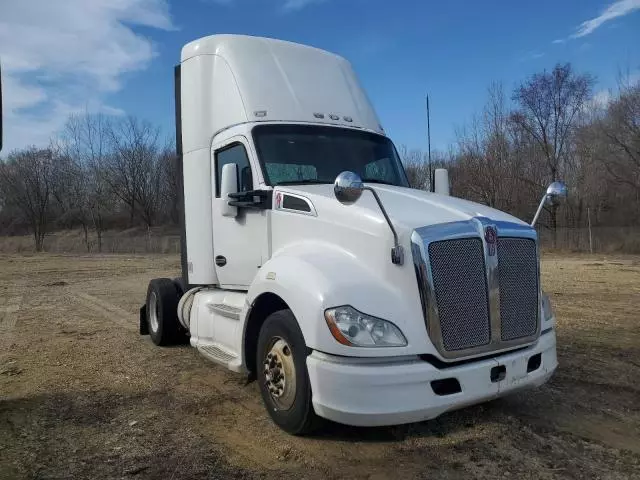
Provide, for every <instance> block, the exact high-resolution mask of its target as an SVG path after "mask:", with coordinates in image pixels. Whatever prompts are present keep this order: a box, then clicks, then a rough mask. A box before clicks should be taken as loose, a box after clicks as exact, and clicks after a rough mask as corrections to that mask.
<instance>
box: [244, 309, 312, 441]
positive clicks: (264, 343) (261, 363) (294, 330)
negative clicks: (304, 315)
mask: <svg viewBox="0 0 640 480" xmlns="http://www.w3.org/2000/svg"><path fill="white" fill-rule="evenodd" d="M257 350H258V351H257V358H256V374H257V377H258V383H259V385H260V393H261V394H262V400H263V401H264V405H265V407H266V409H267V411H268V412H269V415H270V416H271V418H272V420H273V421H274V422H275V424H276V425H278V426H279V427H280V428H281V429H282V430H284V431H285V432H288V433H290V434H292V435H305V434H308V433H311V432H312V431H313V430H315V429H316V428H317V427H318V426H319V425H320V417H318V416H317V415H316V413H315V411H314V410H313V405H312V403H311V383H310V381H309V375H308V373H307V353H308V349H307V345H306V344H305V342H304V337H303V336H302V332H301V331H300V327H299V326H298V322H297V321H296V318H295V317H294V316H293V313H292V312H291V310H280V311H278V312H275V313H272V314H271V315H269V317H267V319H266V320H265V322H264V324H263V325H262V328H261V329H260V334H259V337H258V349H257Z"/></svg>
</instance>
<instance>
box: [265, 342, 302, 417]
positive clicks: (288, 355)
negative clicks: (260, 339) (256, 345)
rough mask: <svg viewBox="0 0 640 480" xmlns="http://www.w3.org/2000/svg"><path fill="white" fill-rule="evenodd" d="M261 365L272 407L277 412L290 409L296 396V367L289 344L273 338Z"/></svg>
mask: <svg viewBox="0 0 640 480" xmlns="http://www.w3.org/2000/svg"><path fill="white" fill-rule="evenodd" d="M263 365H264V369H263V375H264V380H265V385H266V387H267V391H268V392H269V395H270V396H271V399H272V400H273V403H274V405H275V406H276V408H277V409H278V410H288V409H290V408H291V407H292V406H293V402H294V400H295V396H296V367H295V364H294V362H293V352H292V351H291V347H290V346H289V344H288V343H287V342H286V341H285V340H284V339H282V338H280V337H277V338H274V339H273V340H272V342H271V348H270V349H269V350H268V351H267V354H266V356H265V358H264V362H263Z"/></svg>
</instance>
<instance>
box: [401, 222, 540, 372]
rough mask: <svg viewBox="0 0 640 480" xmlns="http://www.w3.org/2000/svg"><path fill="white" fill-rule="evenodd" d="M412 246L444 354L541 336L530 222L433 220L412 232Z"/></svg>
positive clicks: (430, 322)
mask: <svg viewBox="0 0 640 480" xmlns="http://www.w3.org/2000/svg"><path fill="white" fill-rule="evenodd" d="M490 228H495V229H496V231H497V234H498V235H497V238H496V244H495V245H492V244H491V243H487V242H488V241H492V240H493V238H494V237H493V236H491V235H488V233H493V232H490V230H489V229H490ZM411 248H412V253H413V261H414V267H415V272H416V278H417V281H418V286H419V290H420V302H421V304H422V310H423V313H424V320H425V323H426V327H427V332H428V334H429V338H430V339H431V341H432V342H433V345H434V346H435V348H436V349H437V351H438V352H439V353H440V355H442V357H443V358H445V359H452V360H453V359H457V358H465V357H468V356H470V355H479V354H487V353H490V352H498V351H504V350H506V349H508V348H514V347H518V346H522V345H526V344H528V343H531V342H534V341H535V340H536V338H537V336H538V335H539V333H540V322H539V320H538V316H539V312H538V310H539V306H538V301H539V291H538V290H539V286H538V283H539V273H538V271H539V263H538V251H537V250H538V248H537V235H536V232H535V230H534V229H532V228H531V227H530V226H529V225H525V224H521V223H514V222H504V221H494V220H491V219H488V218H485V217H474V218H472V219H469V220H463V221H457V222H451V223H445V224H440V225H428V226H425V227H420V228H417V229H416V230H415V231H414V232H413V233H412V235H411Z"/></svg>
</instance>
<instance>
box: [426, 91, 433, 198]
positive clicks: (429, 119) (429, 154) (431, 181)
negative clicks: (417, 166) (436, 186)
mask: <svg viewBox="0 0 640 480" xmlns="http://www.w3.org/2000/svg"><path fill="white" fill-rule="evenodd" d="M430 117H431V115H430V111H429V94H427V155H428V158H429V191H430V192H433V169H432V168H431V118H430Z"/></svg>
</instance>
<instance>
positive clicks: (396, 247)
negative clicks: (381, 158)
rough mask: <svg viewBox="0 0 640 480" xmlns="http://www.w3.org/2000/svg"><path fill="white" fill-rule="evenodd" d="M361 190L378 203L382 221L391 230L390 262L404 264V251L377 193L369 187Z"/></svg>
mask: <svg viewBox="0 0 640 480" xmlns="http://www.w3.org/2000/svg"><path fill="white" fill-rule="evenodd" d="M363 190H369V191H370V192H371V193H372V194H373V198H375V199H376V202H377V203H378V207H380V210H381V211H382V215H384V219H385V220H386V221H387V224H388V225H389V228H390V229H391V233H393V248H392V249H391V262H392V263H393V264H395V265H402V264H403V263H404V250H403V248H402V245H400V242H399V241H398V233H397V232H396V229H395V228H394V226H393V223H391V219H390V218H389V215H388V214H387V211H386V210H385V208H384V206H383V205H382V201H381V200H380V197H378V193H377V192H376V191H375V189H373V188H371V187H367V186H366V185H365V186H364V187H363Z"/></svg>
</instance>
